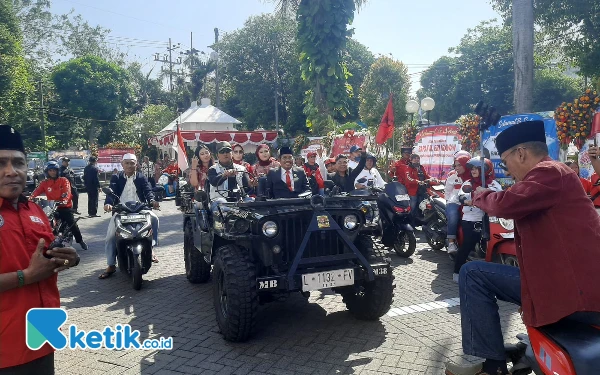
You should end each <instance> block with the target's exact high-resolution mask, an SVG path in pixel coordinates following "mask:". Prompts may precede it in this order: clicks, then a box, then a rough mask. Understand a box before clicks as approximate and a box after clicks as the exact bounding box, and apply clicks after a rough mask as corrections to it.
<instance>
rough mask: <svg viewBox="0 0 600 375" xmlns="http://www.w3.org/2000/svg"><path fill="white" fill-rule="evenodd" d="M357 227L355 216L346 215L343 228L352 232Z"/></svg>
mask: <svg viewBox="0 0 600 375" xmlns="http://www.w3.org/2000/svg"><path fill="white" fill-rule="evenodd" d="M357 226H358V218H357V217H356V216H355V215H347V216H346V217H345V218H344V227H346V229H350V230H353V229H355V228H356V227H357Z"/></svg>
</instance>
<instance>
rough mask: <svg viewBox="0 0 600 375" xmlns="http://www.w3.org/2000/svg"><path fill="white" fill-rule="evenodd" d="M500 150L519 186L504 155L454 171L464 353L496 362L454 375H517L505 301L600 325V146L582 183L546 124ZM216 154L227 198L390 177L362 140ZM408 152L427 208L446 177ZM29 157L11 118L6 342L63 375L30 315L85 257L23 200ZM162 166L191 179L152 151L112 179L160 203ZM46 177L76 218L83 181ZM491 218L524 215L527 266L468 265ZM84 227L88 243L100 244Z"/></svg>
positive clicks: (1, 309) (21, 359) (415, 192)
mask: <svg viewBox="0 0 600 375" xmlns="http://www.w3.org/2000/svg"><path fill="white" fill-rule="evenodd" d="M496 147H497V150H498V154H499V155H500V157H501V160H502V163H501V167H502V168H504V169H505V170H506V171H507V174H509V175H510V176H512V177H513V178H514V180H515V184H514V185H512V186H511V187H510V188H509V189H506V190H503V189H502V188H501V187H500V186H499V185H498V183H497V182H496V181H495V176H494V168H493V165H492V163H491V161H490V160H488V159H485V160H484V161H483V162H481V158H479V157H475V158H473V157H471V155H469V154H468V153H465V152H461V153H458V154H457V155H455V162H454V168H453V170H452V171H451V172H450V173H448V175H447V179H446V186H445V193H446V197H447V200H448V205H447V216H448V251H449V252H451V253H454V254H455V255H456V256H455V267H454V275H453V278H454V280H455V281H457V282H458V284H459V293H460V308H461V324H462V338H463V350H464V352H465V353H466V354H469V355H473V356H478V357H481V358H484V359H485V361H484V362H482V363H480V364H477V365H470V366H460V365H456V364H453V363H449V364H447V367H446V374H448V375H459V374H461V375H476V374H489V375H495V374H508V370H507V364H506V358H505V353H504V340H503V337H502V330H501V326H500V317H499V315H498V306H497V300H503V301H508V302H511V303H514V304H518V305H520V306H521V308H522V316H523V320H524V323H525V324H526V325H528V326H532V327H540V326H545V325H549V324H552V323H555V322H558V321H561V320H563V319H569V320H575V321H579V322H585V323H586V324H596V325H600V290H599V289H598V288H597V286H598V285H600V272H599V271H600V266H599V265H598V262H597V260H598V258H599V257H600V249H599V248H598V246H597V243H598V242H600V216H599V215H598V213H597V212H596V210H594V207H596V209H598V208H600V204H599V203H598V202H599V201H600V187H599V186H598V185H600V184H598V180H599V178H598V175H600V159H599V157H600V150H599V149H598V148H597V147H592V148H590V150H589V155H590V157H591V158H592V165H593V167H594V170H595V171H596V173H595V174H594V175H593V176H592V178H591V180H590V181H589V182H588V181H587V180H585V179H581V178H580V177H579V175H578V173H577V172H578V166H577V164H576V163H567V164H566V165H565V163H559V162H556V161H553V160H551V159H550V158H549V157H548V148H547V145H546V143H545V132H544V126H543V123H542V122H541V121H532V122H524V123H521V124H517V125H514V126H512V127H510V128H507V129H506V130H504V131H503V132H502V133H500V134H499V135H498V137H497V138H496ZM216 151H217V153H216V155H214V156H213V155H212V154H211V152H210V150H209V149H208V148H207V147H199V148H198V149H197V150H196V152H195V155H194V157H193V159H192V165H191V170H190V173H188V177H189V181H190V183H191V185H192V186H193V187H194V188H196V189H201V190H205V191H207V193H208V194H209V196H210V197H211V199H212V200H213V202H214V203H215V204H216V203H218V202H219V201H220V200H222V199H224V198H225V197H224V196H223V192H231V191H232V190H233V189H236V188H238V189H240V188H241V189H244V190H245V191H246V192H249V193H250V194H249V195H250V197H248V198H249V199H251V198H252V197H251V195H252V194H257V193H258V192H259V191H260V190H261V189H263V192H266V194H267V195H268V197H270V198H296V197H299V196H301V195H302V194H304V193H306V192H312V193H313V194H321V193H322V192H323V189H324V186H325V181H332V182H333V184H334V185H335V186H336V187H337V189H338V190H339V191H340V192H350V191H352V190H354V189H364V188H367V187H368V186H370V185H373V186H383V185H384V184H385V181H384V179H383V177H382V176H381V174H380V173H379V171H378V170H377V169H376V165H377V160H376V158H375V156H373V155H369V154H367V153H366V152H365V151H366V150H363V149H362V148H361V147H359V146H355V147H353V148H352V149H350V152H349V154H348V155H344V154H340V155H337V156H336V157H335V159H331V158H329V159H326V158H324V156H323V150H322V149H319V150H317V151H316V152H311V153H309V154H308V155H307V160H306V161H304V160H301V161H302V162H301V163H300V162H299V158H298V157H295V156H294V154H293V152H292V150H291V149H290V148H288V147H282V148H281V149H280V150H279V152H278V154H277V157H274V155H272V150H271V149H270V147H269V146H268V145H266V144H264V145H260V146H258V147H257V149H256V153H255V154H256V157H257V162H256V163H255V164H254V165H250V164H249V163H247V162H245V161H244V160H243V156H244V152H243V147H242V146H241V145H238V144H233V145H232V144H230V143H229V142H220V143H219V144H218V145H217V147H216ZM401 152H402V157H401V159H400V160H398V161H397V162H395V163H394V164H393V165H392V167H391V168H390V171H389V174H390V177H391V178H393V179H395V180H397V181H399V182H401V183H402V184H404V185H405V186H406V188H407V191H408V194H409V196H410V204H411V207H412V208H413V210H416V208H417V204H418V202H419V200H420V197H421V196H422V195H424V194H426V192H425V186H426V184H428V183H435V182H437V180H436V179H435V178H432V177H431V176H429V175H428V173H427V171H426V170H425V168H424V167H423V166H422V165H421V164H420V157H419V155H416V154H413V153H412V149H410V148H402V150H401ZM26 160H27V159H26V155H25V150H24V147H23V141H22V139H21V137H20V135H19V133H18V132H16V131H15V130H14V129H13V128H12V127H10V126H0V258H1V259H2V262H0V297H1V298H0V314H2V317H3V319H0V341H2V342H6V340H10V341H11V343H12V344H11V345H0V374H4V373H10V374H30V373H35V374H53V373H54V357H53V356H54V354H53V350H52V348H50V347H49V346H48V345H46V346H44V347H43V348H42V349H41V350H37V351H33V350H30V349H28V348H27V347H26V345H25V331H24V329H23V327H25V316H26V312H27V311H28V310H29V309H30V308H33V307H59V306H60V298H59V293H58V287H57V273H58V272H61V271H63V270H65V269H68V268H70V267H74V266H77V265H78V264H79V256H78V254H77V252H76V251H75V249H74V248H72V247H64V248H52V249H49V248H47V244H49V243H51V242H52V240H53V234H52V228H51V226H50V223H49V222H48V220H47V218H46V215H45V213H44V212H43V211H42V210H41V208H40V207H39V206H37V205H35V204H33V203H31V202H29V201H28V200H27V199H25V197H24V195H23V190H24V187H25V181H26V172H27V162H26ZM157 164H159V169H160V172H161V174H162V173H163V172H164V171H165V170H166V172H167V173H171V174H174V175H178V170H176V169H175V168H177V164H176V163H174V162H172V161H169V160H168V159H167V158H164V159H163V161H160V162H159V163H156V164H155V163H151V162H150V161H149V159H148V158H144V159H143V161H142V162H141V163H139V164H138V161H137V158H136V156H135V155H133V154H126V155H124V156H123V160H122V166H123V170H122V171H121V172H117V173H116V174H114V175H113V176H112V178H111V181H110V187H111V189H112V190H113V192H114V194H115V196H117V197H119V198H120V199H121V200H126V201H127V200H139V201H143V202H146V203H148V204H150V205H152V206H153V207H154V208H158V207H159V204H158V202H157V201H156V200H155V199H154V195H153V190H152V184H153V183H156V181H157V180H158V178H157V177H158V176H157V172H158V170H157V167H156V165H157ZM63 166H65V165H63ZM65 167H67V168H68V162H67V163H66V166H65ZM67 168H65V170H63V172H65V171H66V169H67ZM169 168H170V169H169ZM46 173H47V176H48V179H47V180H45V181H44V182H43V183H42V184H40V186H39V187H38V188H37V189H36V190H35V191H34V192H33V194H32V197H35V196H38V195H40V194H45V195H46V196H47V197H48V198H49V199H55V200H56V201H58V202H59V208H58V214H59V215H60V216H61V218H62V219H63V220H65V221H67V222H72V221H73V213H72V212H73V203H74V202H73V194H72V184H71V183H70V181H69V178H68V177H62V176H60V173H61V168H60V166H59V165H58V163H53V164H51V163H49V164H48V165H47V167H46ZM152 179H154V182H153V181H152ZM84 182H85V185H86V188H88V194H89V195H90V201H91V203H90V204H91V205H92V206H93V205H94V201H95V204H96V206H97V201H98V194H97V193H98V191H99V188H100V184H99V181H98V172H97V167H96V159H95V158H90V164H89V165H88V167H86V171H85V173H84ZM483 183H485V185H483ZM590 198H591V199H590ZM592 202H593V203H592ZM113 204H114V200H113V196H111V195H108V196H107V197H106V200H105V202H104V209H105V211H108V212H110V211H111V209H112V205H113ZM92 206H90V207H89V214H90V216H94V215H96V209H97V207H92ZM484 213H487V214H489V215H493V216H497V217H503V218H507V219H513V220H514V221H515V244H516V249H517V257H518V259H519V265H520V268H516V267H511V266H506V265H502V264H496V263H488V262H466V259H467V256H468V254H469V253H470V252H471V251H472V249H473V248H474V246H475V244H476V243H477V242H478V241H479V237H480V235H481V232H480V228H481V225H482V219H483V215H484ZM152 221H153V222H152V226H153V234H154V237H153V240H154V243H155V244H158V217H156V215H153V219H152ZM74 224H75V225H74V230H73V234H74V236H75V240H76V242H78V243H79V245H80V246H81V248H82V249H86V248H87V245H86V244H85V242H84V241H83V239H82V237H81V233H80V231H79V230H78V228H77V229H75V228H76V223H74ZM459 225H460V226H461V228H462V231H463V234H464V236H463V237H464V239H463V241H462V243H461V244H458V243H457V239H456V237H457V236H456V234H457V229H458V227H459ZM105 244H106V245H105V252H106V257H107V263H108V268H107V269H106V270H105V271H104V272H103V273H102V274H101V275H100V278H101V279H104V278H107V277H109V276H110V275H111V274H113V273H114V272H115V246H114V219H111V221H110V224H109V228H108V231H107V236H106V241H105ZM153 260H154V261H155V262H157V261H158V260H157V259H156V257H153Z"/></svg>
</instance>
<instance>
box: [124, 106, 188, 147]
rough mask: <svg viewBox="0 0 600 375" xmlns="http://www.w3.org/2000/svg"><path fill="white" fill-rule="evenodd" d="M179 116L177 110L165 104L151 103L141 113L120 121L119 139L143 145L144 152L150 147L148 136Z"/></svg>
mask: <svg viewBox="0 0 600 375" xmlns="http://www.w3.org/2000/svg"><path fill="white" fill-rule="evenodd" d="M176 116H177V114H176V113H175V111H173V110H172V109H171V108H169V107H168V106H166V105H164V104H159V105H156V104H150V105H148V106H147V107H145V108H144V109H143V110H142V111H141V112H140V113H136V114H133V115H129V116H127V117H125V118H124V119H123V120H121V121H119V125H118V132H119V136H118V138H115V139H118V140H120V141H123V142H125V143H138V144H141V145H142V153H145V152H146V150H147V149H148V142H146V141H147V140H148V138H150V137H151V136H153V135H155V134H156V133H158V132H159V131H160V130H161V129H162V128H164V127H165V126H167V125H168V124H169V123H171V121H173V119H174V118H175V117H176Z"/></svg>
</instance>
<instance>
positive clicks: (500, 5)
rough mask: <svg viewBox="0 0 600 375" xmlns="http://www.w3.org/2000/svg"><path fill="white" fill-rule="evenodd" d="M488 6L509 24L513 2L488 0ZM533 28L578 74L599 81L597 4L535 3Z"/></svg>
mask: <svg viewBox="0 0 600 375" xmlns="http://www.w3.org/2000/svg"><path fill="white" fill-rule="evenodd" d="M491 3H492V5H493V6H494V8H495V9H496V10H498V11H499V12H500V13H501V14H502V15H503V16H504V19H505V20H506V23H508V24H510V23H512V13H511V12H512V4H513V0H492V1H491ZM534 16H535V21H536V25H537V26H538V27H539V28H541V29H542V30H543V31H544V32H546V33H547V34H549V36H550V41H551V43H552V44H553V45H554V46H555V48H556V49H560V50H562V51H564V53H565V54H566V56H567V57H568V58H569V59H571V60H572V62H573V63H574V65H575V66H577V67H578V68H579V69H580V72H581V75H583V76H587V77H596V78H600V49H598V45H600V2H598V1H597V0H577V1H554V0H536V1H535V9H534Z"/></svg>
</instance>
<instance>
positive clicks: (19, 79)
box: [0, 0, 33, 126]
mask: <svg viewBox="0 0 600 375" xmlns="http://www.w3.org/2000/svg"><path fill="white" fill-rule="evenodd" d="M21 40H22V39H21V31H20V29H19V22H18V19H17V17H16V15H15V12H14V10H13V7H12V4H11V1H9V0H0V123H3V122H5V123H9V124H12V125H15V126H17V125H20V124H22V122H23V121H24V120H26V118H27V116H28V114H30V111H31V106H30V104H29V102H28V99H29V97H30V96H31V95H32V94H33V86H32V84H31V82H30V81H29V78H30V75H29V71H28V68H27V64H26V62H25V59H24V57H23V49H22V47H21Z"/></svg>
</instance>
